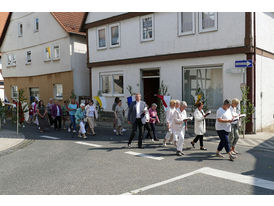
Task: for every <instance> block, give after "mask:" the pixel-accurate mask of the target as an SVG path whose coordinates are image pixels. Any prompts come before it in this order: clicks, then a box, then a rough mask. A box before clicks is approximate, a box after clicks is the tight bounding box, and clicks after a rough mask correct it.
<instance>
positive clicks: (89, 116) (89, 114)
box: [85, 99, 98, 136]
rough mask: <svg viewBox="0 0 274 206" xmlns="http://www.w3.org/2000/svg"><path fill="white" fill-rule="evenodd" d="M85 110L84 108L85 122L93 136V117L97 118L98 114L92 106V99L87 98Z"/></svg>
mask: <svg viewBox="0 0 274 206" xmlns="http://www.w3.org/2000/svg"><path fill="white" fill-rule="evenodd" d="M85 110H86V117H87V123H88V125H89V128H90V130H91V132H92V135H93V136H95V135H96V133H95V131H94V127H95V119H97V116H98V114H97V110H96V108H95V107H94V102H93V100H92V99H91V100H89V103H88V104H87V105H86V107H85ZM87 134H90V133H87Z"/></svg>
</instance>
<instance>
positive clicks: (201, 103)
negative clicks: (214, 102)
mask: <svg viewBox="0 0 274 206" xmlns="http://www.w3.org/2000/svg"><path fill="white" fill-rule="evenodd" d="M203 104H204V103H203V102H198V103H197V104H196V106H197V108H199V107H200V106H202V105H203Z"/></svg>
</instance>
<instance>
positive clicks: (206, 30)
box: [199, 28, 218, 33]
mask: <svg viewBox="0 0 274 206" xmlns="http://www.w3.org/2000/svg"><path fill="white" fill-rule="evenodd" d="M214 31H218V29H217V28H213V29H203V30H199V33H207V32H214Z"/></svg>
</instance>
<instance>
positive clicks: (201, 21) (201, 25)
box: [199, 12, 218, 33]
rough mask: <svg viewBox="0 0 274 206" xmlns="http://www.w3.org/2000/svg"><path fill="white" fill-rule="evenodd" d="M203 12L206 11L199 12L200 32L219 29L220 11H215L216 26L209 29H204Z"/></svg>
mask: <svg viewBox="0 0 274 206" xmlns="http://www.w3.org/2000/svg"><path fill="white" fill-rule="evenodd" d="M203 13H204V12H199V33H203V32H210V31H217V30H218V12H214V15H215V21H214V27H212V28H208V29H203V19H202V17H203Z"/></svg>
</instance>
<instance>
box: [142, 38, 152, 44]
mask: <svg viewBox="0 0 274 206" xmlns="http://www.w3.org/2000/svg"><path fill="white" fill-rule="evenodd" d="M151 41H154V38H152V39H141V43H145V42H151Z"/></svg>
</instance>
